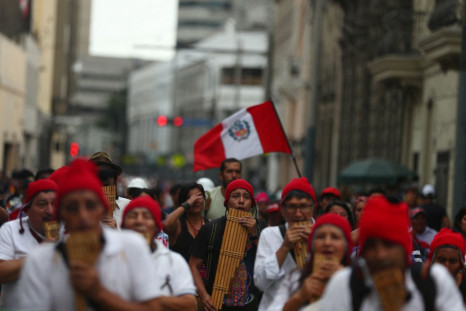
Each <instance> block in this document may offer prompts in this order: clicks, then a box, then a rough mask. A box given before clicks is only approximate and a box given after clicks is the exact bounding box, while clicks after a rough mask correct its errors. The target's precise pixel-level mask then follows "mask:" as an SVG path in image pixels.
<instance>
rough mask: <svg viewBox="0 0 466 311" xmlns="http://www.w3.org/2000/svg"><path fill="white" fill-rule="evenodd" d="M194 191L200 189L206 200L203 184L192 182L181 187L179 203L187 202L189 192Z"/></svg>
mask: <svg viewBox="0 0 466 311" xmlns="http://www.w3.org/2000/svg"><path fill="white" fill-rule="evenodd" d="M192 189H199V190H200V191H201V193H202V196H203V197H204V199H205V191H204V187H202V185H201V184H198V183H195V182H190V183H186V184H183V185H181V188H180V193H179V194H178V203H184V202H186V201H187V200H188V194H189V191H190V190H192Z"/></svg>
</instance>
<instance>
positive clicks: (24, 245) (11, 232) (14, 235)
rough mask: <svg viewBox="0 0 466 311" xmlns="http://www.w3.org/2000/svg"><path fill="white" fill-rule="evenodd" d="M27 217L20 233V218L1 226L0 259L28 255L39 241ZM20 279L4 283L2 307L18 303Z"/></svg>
mask: <svg viewBox="0 0 466 311" xmlns="http://www.w3.org/2000/svg"><path fill="white" fill-rule="evenodd" d="M27 219H28V218H27V217H24V218H23V228H24V233H23V234H21V233H19V230H20V228H21V227H20V225H19V219H15V220H12V221H8V222H6V223H5V224H3V226H2V227H1V228H0V259H1V260H5V261H9V260H15V259H20V258H23V257H26V256H27V255H28V254H29V253H30V252H31V251H32V250H33V249H34V248H36V247H37V246H39V245H40V244H39V242H37V240H36V239H35V238H34V237H33V236H32V234H31V231H30V230H31V229H30V226H29V222H28V221H27ZM17 285H18V280H16V281H12V282H8V283H3V284H2V294H1V297H0V308H5V309H9V308H12V307H13V306H15V304H17V303H18V291H17Z"/></svg>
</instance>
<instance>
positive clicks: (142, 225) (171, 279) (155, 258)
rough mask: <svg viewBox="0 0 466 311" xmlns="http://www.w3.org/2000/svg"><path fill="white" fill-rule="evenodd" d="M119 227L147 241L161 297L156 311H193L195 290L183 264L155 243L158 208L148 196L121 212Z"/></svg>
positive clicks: (159, 223)
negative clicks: (158, 310) (138, 234)
mask: <svg viewBox="0 0 466 311" xmlns="http://www.w3.org/2000/svg"><path fill="white" fill-rule="evenodd" d="M121 227H122V228H123V229H129V230H133V231H136V232H139V233H140V234H142V235H143V236H144V237H146V238H147V242H148V245H149V248H150V250H151V252H152V255H151V259H152V264H153V265H154V268H155V273H156V275H155V281H156V282H157V283H158V284H157V287H158V289H160V291H161V292H162V295H163V296H162V297H159V298H158V299H157V301H158V303H159V305H160V306H161V309H160V310H166V311H194V310H195V309H196V299H195V295H196V287H195V286H194V282H193V278H192V276H191V271H190V270H189V267H188V264H187V262H186V260H184V258H183V256H181V255H180V254H178V253H175V252H172V251H170V250H169V249H168V248H166V247H165V246H163V244H162V242H160V240H157V239H155V237H156V236H157V234H158V233H159V232H160V230H161V229H162V212H161V210H160V206H159V204H158V203H157V202H156V201H155V200H154V199H152V198H151V197H149V196H143V197H138V198H136V199H134V200H133V201H131V202H130V203H129V204H128V205H127V206H126V208H125V210H124V211H123V217H122V222H121Z"/></svg>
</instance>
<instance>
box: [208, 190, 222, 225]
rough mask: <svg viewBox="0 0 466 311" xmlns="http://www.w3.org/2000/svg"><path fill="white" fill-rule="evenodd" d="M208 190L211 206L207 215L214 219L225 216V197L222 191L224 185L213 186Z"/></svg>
mask: <svg viewBox="0 0 466 311" xmlns="http://www.w3.org/2000/svg"><path fill="white" fill-rule="evenodd" d="M206 192H207V196H208V197H209V198H210V206H209V210H208V211H207V213H206V217H207V218H208V219H210V220H214V219H217V218H220V217H222V216H225V210H226V209H225V205H224V203H225V197H224V195H223V193H222V186H218V187H215V188H212V189H210V190H209V191H206Z"/></svg>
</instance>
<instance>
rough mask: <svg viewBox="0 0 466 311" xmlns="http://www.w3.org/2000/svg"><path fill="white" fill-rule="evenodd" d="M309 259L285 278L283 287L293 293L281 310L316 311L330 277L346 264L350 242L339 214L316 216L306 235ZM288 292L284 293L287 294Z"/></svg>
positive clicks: (349, 236)
mask: <svg viewBox="0 0 466 311" xmlns="http://www.w3.org/2000/svg"><path fill="white" fill-rule="evenodd" d="M307 247H308V249H309V252H310V257H309V260H308V261H307V263H306V266H305V267H304V268H303V269H302V270H294V271H293V272H292V273H291V274H290V275H289V276H288V277H287V278H286V279H285V280H284V282H285V283H286V284H285V287H288V288H289V293H293V295H292V296H291V297H290V299H289V300H288V301H287V302H286V304H285V306H284V307H283V310H284V311H296V310H300V308H301V307H303V306H306V307H305V308H304V310H319V305H320V297H321V296H322V293H323V292H324V289H325V286H326V284H327V282H328V280H329V279H330V277H331V276H332V275H333V274H334V273H335V272H336V271H338V270H340V269H341V268H343V267H344V266H348V265H349V264H350V261H351V260H350V256H351V251H352V249H353V242H352V239H351V226H350V224H349V222H348V220H346V218H343V217H342V216H340V215H336V214H324V215H322V216H320V217H319V218H318V219H317V221H316V223H315V224H314V226H313V228H312V232H311V234H310V235H309V239H308V242H307ZM289 293H284V294H288V295H289Z"/></svg>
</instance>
